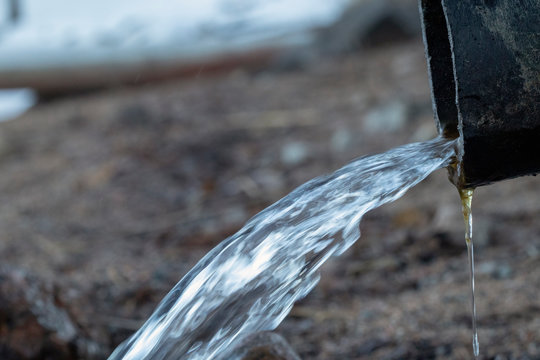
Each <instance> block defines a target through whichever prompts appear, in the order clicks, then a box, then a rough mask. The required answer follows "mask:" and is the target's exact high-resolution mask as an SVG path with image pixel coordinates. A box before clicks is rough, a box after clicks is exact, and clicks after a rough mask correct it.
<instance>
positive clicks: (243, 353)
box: [220, 332, 300, 360]
mask: <svg viewBox="0 0 540 360" xmlns="http://www.w3.org/2000/svg"><path fill="white" fill-rule="evenodd" d="M220 359H221V360H224V359H228V360H300V357H299V356H298V355H297V354H296V353H295V352H294V350H293V349H292V348H291V346H290V345H289V344H288V343H287V341H286V340H285V339H284V338H283V337H282V336H280V335H278V334H276V333H272V332H260V333H257V334H254V335H252V336H249V337H247V338H246V339H244V340H243V341H241V342H240V344H238V346H236V347H235V348H234V349H233V350H232V352H231V353H228V354H226V355H225V356H224V357H222V358H220Z"/></svg>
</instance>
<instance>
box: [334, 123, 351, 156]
mask: <svg viewBox="0 0 540 360" xmlns="http://www.w3.org/2000/svg"><path fill="white" fill-rule="evenodd" d="M351 142H352V134H351V131H348V130H347V129H345V128H339V129H337V130H336V131H334V133H333V134H332V137H331V138H330V147H331V148H332V151H334V152H343V151H345V150H347V148H348V147H349V146H350V145H351Z"/></svg>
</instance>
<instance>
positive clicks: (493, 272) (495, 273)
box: [476, 261, 513, 280]
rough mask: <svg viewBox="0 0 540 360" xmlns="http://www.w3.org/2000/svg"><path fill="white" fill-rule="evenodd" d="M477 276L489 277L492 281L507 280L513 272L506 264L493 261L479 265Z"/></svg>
mask: <svg viewBox="0 0 540 360" xmlns="http://www.w3.org/2000/svg"><path fill="white" fill-rule="evenodd" d="M476 272H477V273H478V274H484V275H489V276H491V277H492V278H494V279H498V280H502V279H508V278H510V277H511V276H512V274H513V270H512V268H511V267H510V266H509V265H508V264H504V263H499V262H495V261H490V262H485V263H481V264H479V265H478V266H477V270H476Z"/></svg>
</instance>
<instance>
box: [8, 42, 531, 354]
mask: <svg viewBox="0 0 540 360" xmlns="http://www.w3.org/2000/svg"><path fill="white" fill-rule="evenodd" d="M425 68H426V66H425V60H424V54H423V47H422V45H421V43H420V40H418V41H415V42H413V43H407V44H402V45H395V46H391V47H386V48H382V49H375V50H370V51H369V52H364V53H360V54H356V55H352V56H349V57H345V58H341V59H332V60H325V61H320V62H318V63H316V64H312V65H310V66H306V67H305V68H304V69H301V70H297V71H295V72H287V73H277V72H259V73H256V74H253V73H247V72H244V71H241V70H238V71H234V72H232V73H230V74H226V75H223V76H220V77H216V76H213V77H206V76H205V75H204V72H203V73H202V74H201V75H200V76H198V77H196V78H193V79H190V80H183V81H177V82H171V83H167V84H160V85H152V86H150V85H148V86H145V87H139V88H126V89H117V90H111V91H107V92H102V93H99V94H94V95H88V96H84V97H79V98H75V99H66V100H62V101H57V102H54V103H49V104H44V105H40V106H38V107H36V108H35V109H33V110H32V111H30V112H29V113H28V114H26V115H24V116H22V117H21V118H19V119H17V120H16V121H12V122H8V123H3V124H1V125H0V171H1V173H2V176H1V177H0V198H1V202H0V226H1V228H2V237H1V238H0V257H1V259H2V265H3V266H5V267H6V268H9V269H12V268H16V269H19V270H21V269H22V270H24V271H25V272H28V273H30V274H33V275H32V276H33V278H37V279H39V281H42V282H44V283H52V284H54V289H55V290H54V299H55V301H54V303H55V304H56V306H59V307H62V309H65V311H66V312H67V313H68V314H69V316H70V318H71V319H72V321H73V323H74V324H75V325H74V326H76V327H77V329H78V330H77V331H79V332H80V333H81V334H83V335H81V337H84V338H85V339H86V340H88V341H89V342H91V343H92V344H93V345H92V346H93V349H94V350H92V351H89V350H88V349H87V350H86V352H85V351H74V352H73V353H74V354H75V355H73V356H72V357H71V358H88V357H90V355H88V353H92V354H94V355H92V356H94V357H97V358H103V357H104V356H105V354H107V353H109V352H110V351H111V350H112V349H113V347H114V346H115V345H116V344H118V343H119V342H120V341H121V340H123V339H124V338H126V337H127V336H128V335H129V334H131V333H132V332H133V331H134V330H136V329H137V328H138V327H139V326H140V325H141V324H142V322H143V321H144V319H145V318H147V317H148V316H149V314H150V313H151V312H152V310H153V308H154V307H155V306H156V304H157V303H158V302H159V300H160V299H161V298H162V297H163V296H164V295H165V294H166V293H167V291H168V290H169V289H170V288H171V287H172V286H173V285H174V284H175V283H176V282H177V281H178V280H179V279H180V278H181V277H182V276H183V275H184V274H185V273H186V272H187V271H188V270H189V269H190V268H191V267H192V266H193V265H194V264H195V263H196V262H197V260H198V259H200V258H201V257H202V256H203V255H204V254H205V253H206V252H207V251H208V250H209V249H211V248H212V247H213V246H215V245H216V244H218V243H219V241H221V240H222V239H224V238H225V237H226V236H227V235H229V234H231V233H233V232H234V231H235V230H237V229H238V228H239V227H240V226H241V225H242V224H243V223H244V222H245V221H246V220H247V219H248V218H249V217H250V216H252V215H254V214H255V213H257V212H258V211H260V210H262V209H263V208H264V207H266V206H268V205H269V204H271V203H272V202H274V201H276V200H277V199H279V198H280V197H281V196H283V195H285V194H286V193H288V192H289V191H291V190H292V189H293V188H294V187H296V186H298V185H300V184H302V183H303V182H305V181H306V180H308V179H310V178H312V177H315V176H317V175H320V174H324V173H328V172H329V171H332V170H334V169H337V168H338V167H340V166H341V165H343V164H345V163H346V162H348V161H349V160H351V159H353V158H355V157H357V156H359V155H363V154H367V153H375V152H380V151H383V150H385V149H388V148H390V147H393V146H397V145H400V144H404V143H408V142H411V141H416V140H426V139H428V138H430V137H433V136H435V125H434V123H433V119H432V115H431V105H430V96H429V91H428V80H427V75H426V71H425ZM385 109H386V110H388V109H394V110H392V112H391V114H393V115H388V111H387V113H386V115H384V111H385ZM381 113H382V114H383V115H381ZM392 116H394V118H393V117H392ZM370 119H371V120H370ZM373 119H376V120H373ZM392 119H394V120H392ZM396 119H397V120H396ZM385 122H387V123H385ZM383 123H384V124H385V125H384V126H381V124H383ZM539 194H540V181H538V179H537V178H533V177H528V178H521V179H516V180H511V181H506V182H502V183H498V184H494V185H491V186H488V187H483V188H480V189H478V190H477V194H476V195H475V199H474V201H473V211H474V215H475V242H476V255H477V272H478V274H477V300H478V304H477V309H478V316H479V338H480V351H481V358H482V359H540V300H539V296H538V290H539V287H540V266H539V265H540V241H539V239H540V221H538V219H539V218H540V202H539V201H538V199H539ZM462 221H463V220H462V217H461V214H460V202H459V196H458V194H457V191H456V190H455V188H454V187H453V186H452V185H451V184H450V183H449V182H448V180H447V179H446V173H445V171H443V170H441V171H439V172H437V173H435V174H433V175H432V176H431V177H429V178H428V179H427V180H426V181H424V182H423V183H422V184H420V185H419V186H417V187H416V188H415V189H413V190H411V191H410V192H409V193H408V194H407V195H406V196H404V197H403V198H402V199H401V200H399V201H397V202H396V203H394V204H391V205H387V206H384V207H382V208H380V209H377V210H375V211H373V212H371V213H369V214H368V215H367V216H366V217H365V218H364V220H363V221H362V224H361V230H362V238H361V239H360V240H359V241H358V242H357V243H356V244H355V245H354V246H353V248H352V249H350V250H349V251H348V252H347V253H345V254H344V255H343V256H341V257H340V258H337V259H333V260H331V261H330V262H329V263H327V264H326V266H325V267H324V269H323V271H322V278H321V282H320V284H319V286H318V287H317V288H316V289H315V290H314V291H313V292H312V293H311V294H310V295H309V296H308V297H307V298H306V299H304V300H302V301H300V302H299V303H298V304H297V306H296V307H295V308H294V309H293V310H292V312H291V314H290V315H289V316H288V318H287V319H286V320H285V321H284V322H283V324H282V325H280V327H279V328H278V329H277V330H276V331H277V332H279V333H280V334H282V335H283V336H284V337H285V338H286V339H287V340H288V341H289V342H290V343H291V345H292V347H293V348H294V349H295V350H296V351H297V352H298V353H299V355H300V356H301V357H302V358H303V359H466V358H472V355H471V330H470V327H471V326H470V322H471V321H470V310H469V309H470V299H469V283H468V281H469V278H468V268H467V258H466V247H465V242H464V240H463V222H462ZM1 278H2V277H1V276H0V279H1ZM0 300H1V297H0ZM8 303H9V302H8ZM3 304H4V305H3ZM2 306H5V302H4V303H2V302H1V301H0V310H1V308H2ZM0 313H1V311H0ZM0 315H1V314H0ZM34 327H35V324H34V325H32V328H34ZM32 328H30V327H28V328H24V327H22V329H23V330H24V329H27V331H31V330H32ZM2 329H3V330H2ZM6 329H7V330H6ZM9 329H10V328H9V326H8V325H6V324H3V323H2V316H0V353H2V349H3V348H2V346H4V349H5V348H7V346H9V344H7V342H6V340H2V336H5V337H4V339H8V335H6V333H7V331H9ZM2 331H3V332H2ZM2 334H4V335H2ZM21 336H22V338H24V336H25V335H24V334H23V335H21ZM19 338H20V337H19ZM2 341H4V343H2ZM79 343H80V342H79ZM79 343H77V344H79ZM6 344H7V345H6ZM74 346H78V345H76V344H75V345H74ZM5 351H6V352H5V353H6V354H7V353H8V352H7V350H5ZM66 351H67V350H66ZM28 354H29V355H28V356H27V357H26V358H33V359H41V358H47V357H46V356H45V355H43V354H44V353H43V351H41V352H40V351H37V350H36V351H35V352H31V351H28ZM85 354H86V355H85ZM6 357H7V355H6ZM48 358H54V357H48Z"/></svg>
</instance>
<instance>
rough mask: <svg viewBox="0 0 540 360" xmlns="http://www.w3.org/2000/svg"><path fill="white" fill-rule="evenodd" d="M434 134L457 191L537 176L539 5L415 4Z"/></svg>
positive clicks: (518, 0)
mask: <svg viewBox="0 0 540 360" xmlns="http://www.w3.org/2000/svg"><path fill="white" fill-rule="evenodd" d="M419 5H420V13H421V18H422V33H423V37H424V45H425V49H426V58H427V64H428V73H429V78H430V86H431V95H432V96H431V97H432V102H433V112H434V115H435V119H436V122H437V125H438V129H439V133H440V134H442V135H443V136H445V137H448V138H459V141H458V144H459V145H458V161H457V164H455V166H453V167H450V169H449V170H450V179H451V180H452V182H454V184H455V185H456V186H458V188H474V187H476V186H479V185H485V184H489V183H491V182H495V181H499V180H503V179H508V178H513V177H517V176H522V175H534V174H536V173H538V172H540V21H539V19H540V0H419Z"/></svg>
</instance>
